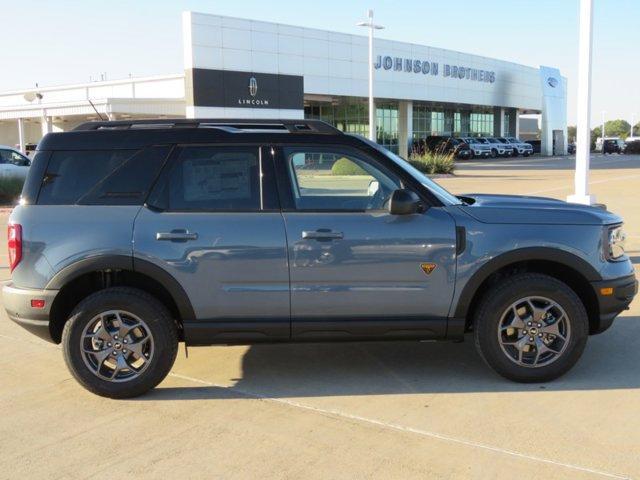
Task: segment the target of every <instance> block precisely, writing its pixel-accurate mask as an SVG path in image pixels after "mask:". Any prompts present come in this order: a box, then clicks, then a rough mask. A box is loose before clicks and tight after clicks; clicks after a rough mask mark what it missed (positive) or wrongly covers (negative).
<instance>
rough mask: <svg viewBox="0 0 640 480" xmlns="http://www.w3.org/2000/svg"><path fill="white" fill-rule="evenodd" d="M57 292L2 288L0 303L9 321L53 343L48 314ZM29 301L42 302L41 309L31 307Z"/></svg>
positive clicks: (10, 286) (14, 287) (8, 286)
mask: <svg viewBox="0 0 640 480" xmlns="http://www.w3.org/2000/svg"><path fill="white" fill-rule="evenodd" d="M57 294H58V290H38V289H30V288H18V287H16V286H14V285H13V284H11V283H10V284H7V285H5V286H4V287H2V302H3V305H4V308H5V310H6V311H7V315H8V316H9V318H10V319H11V320H13V321H14V322H16V323H17V324H18V325H20V326H21V327H23V328H25V329H27V330H28V331H29V332H31V333H33V334H34V335H37V336H38V337H40V338H42V339H44V340H47V341H49V342H53V339H52V338H51V333H50V330H49V313H50V311H51V305H53V301H54V299H55V298H56V295H57ZM31 300H44V306H43V307H42V308H35V307H32V306H31Z"/></svg>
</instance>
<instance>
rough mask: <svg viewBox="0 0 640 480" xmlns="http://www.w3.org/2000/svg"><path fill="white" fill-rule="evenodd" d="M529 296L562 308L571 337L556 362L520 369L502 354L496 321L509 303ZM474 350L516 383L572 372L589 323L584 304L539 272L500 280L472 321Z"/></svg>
mask: <svg viewBox="0 0 640 480" xmlns="http://www.w3.org/2000/svg"><path fill="white" fill-rule="evenodd" d="M528 296H541V297H545V298H548V299H550V300H553V301H554V302H556V303H557V304H558V305H560V306H561V307H562V309H564V311H565V312H566V315H567V317H568V319H567V321H568V323H569V326H570V329H571V330H570V331H571V335H570V337H569V339H568V341H567V342H568V344H567V346H566V347H565V348H564V351H563V352H562V353H561V354H560V355H558V356H557V358H556V360H555V361H553V362H552V363H549V364H547V365H542V366H538V367H531V366H529V367H527V366H521V365H519V364H517V363H515V362H514V361H512V360H511V359H510V358H509V357H508V356H507V354H506V353H505V352H503V350H502V348H501V346H500V342H499V340H498V334H497V332H498V328H499V322H500V321H501V317H502V315H503V312H505V311H506V310H507V309H508V308H509V306H510V305H511V304H513V303H514V302H517V301H518V300H519V299H521V298H524V297H528ZM474 335H475V342H476V348H477V350H478V352H479V353H480V356H481V357H482V358H483V360H484V361H485V362H486V363H487V365H489V367H491V368H492V369H493V370H494V371H496V372H497V373H498V374H500V375H502V376H503V377H505V378H508V379H510V380H513V381H516V382H522V383H534V382H548V381H550V380H553V379H555V378H558V377H560V376H561V375H563V374H564V373H566V372H567V371H569V370H570V369H571V367H573V366H574V365H575V363H576V362H577V361H578V359H579V358H580V356H581V355H582V352H583V351H584V348H585V345H586V343H587V337H588V335H589V320H588V317H587V312H586V310H585V307H584V304H583V303H582V301H581V300H580V298H579V297H578V296H577V295H576V293H575V292H574V291H573V290H572V289H571V288H569V287H568V286H567V285H566V284H565V283H563V282H561V281H559V280H557V279H555V278H553V277H550V276H547V275H543V274H538V273H521V274H516V275H513V276H511V277H508V278H506V279H504V280H502V281H501V282H500V283H499V284H497V285H496V286H495V287H493V288H491V289H490V290H489V291H488V292H487V294H486V295H485V297H484V298H483V299H482V300H481V302H480V305H479V306H478V309H477V310H476V315H475V318H474Z"/></svg>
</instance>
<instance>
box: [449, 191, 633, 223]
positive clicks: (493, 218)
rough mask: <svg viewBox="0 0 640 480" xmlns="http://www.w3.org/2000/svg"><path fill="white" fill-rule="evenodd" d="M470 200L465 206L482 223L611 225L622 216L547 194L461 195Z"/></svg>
mask: <svg viewBox="0 0 640 480" xmlns="http://www.w3.org/2000/svg"><path fill="white" fill-rule="evenodd" d="M461 198H462V199H463V200H465V201H466V203H469V205H465V206H463V207H462V209H463V210H464V211H465V212H466V213H468V214H469V215H471V216H472V217H473V218H475V219H476V220H478V221H480V222H483V223H520V224H540V225H609V224H612V223H620V222H622V219H621V218H620V217H619V216H617V215H615V214H613V213H611V212H608V211H607V210H605V209H604V208H601V207H593V206H588V205H581V204H578V203H567V202H564V201H562V200H556V199H554V198H544V197H525V196H519V195H491V194H489V195H486V194H476V193H470V194H465V195H461Z"/></svg>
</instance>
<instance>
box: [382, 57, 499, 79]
mask: <svg viewBox="0 0 640 480" xmlns="http://www.w3.org/2000/svg"><path fill="white" fill-rule="evenodd" d="M373 66H374V67H375V68H376V69H381V68H382V69H384V70H395V71H397V72H407V73H421V74H423V75H434V76H436V75H439V74H440V72H441V70H440V68H439V64H438V63H437V62H428V61H426V60H417V59H412V58H401V57H391V56H389V55H385V56H382V55H378V58H377V60H376V62H375V63H374V64H373ZM442 76H443V77H449V78H457V79H459V80H463V79H465V80H472V81H476V82H487V83H493V82H495V81H496V73H495V72H492V71H488V70H481V69H478V68H468V67H465V66H461V65H449V64H446V63H445V64H444V65H443V68H442Z"/></svg>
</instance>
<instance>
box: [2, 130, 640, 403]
mask: <svg viewBox="0 0 640 480" xmlns="http://www.w3.org/2000/svg"><path fill="white" fill-rule="evenodd" d="M8 232H9V237H8V246H9V263H10V269H11V271H12V281H11V283H10V284H8V285H6V286H5V287H4V289H3V296H4V305H5V308H6V310H7V313H8V316H9V317H10V318H11V319H12V320H14V321H15V322H17V323H18V324H20V325H22V326H23V327H25V328H27V329H28V330H30V331H32V332H33V333H35V334H37V335H39V336H40V337H42V338H45V339H47V340H49V341H52V342H54V343H62V347H63V353H64V358H65V361H66V363H67V365H68V367H69V369H70V371H71V373H72V374H73V376H74V377H75V378H76V379H77V380H78V382H79V383H80V384H82V385H83V386H84V387H86V388H87V389H88V390H90V391H92V392H94V393H96V394H98V395H103V396H107V397H113V398H124V397H133V396H136V395H140V394H142V393H144V392H146V391H147V390H149V389H151V388H153V387H155V386H156V385H157V384H158V383H160V382H161V381H162V379H163V378H164V377H165V376H166V375H167V374H168V372H169V371H170V369H171V367H172V365H173V362H174V360H175V357H176V353H177V350H178V342H180V341H182V342H185V344H186V345H189V346H191V345H212V344H251V343H257V342H319V341H344V340H358V341H362V340H426V339H437V340H454V341H456V340H461V339H462V338H463V337H464V334H465V333H467V332H470V333H472V334H473V336H474V337H475V342H476V345H477V347H478V350H479V352H480V355H481V356H482V357H483V358H484V360H485V361H486V363H487V364H488V365H489V366H491V367H492V368H493V369H494V370H495V371H497V372H498V373H499V374H501V375H503V376H505V377H507V378H509V379H512V380H515V381H519V382H543V381H548V380H551V379H554V378H556V377H558V376H560V375H562V374H563V373H565V372H566V371H567V370H569V369H570V368H571V367H572V366H573V365H574V364H575V363H576V361H577V360H578V358H579V357H580V355H581V353H582V351H583V349H584V347H585V344H586V341H587V337H588V335H589V334H595V333H599V332H602V331H604V330H605V329H607V328H608V327H609V326H610V325H611V323H612V321H613V319H614V317H616V315H618V314H619V313H620V312H621V311H623V310H624V309H626V308H627V307H628V305H629V303H630V302H631V300H632V298H633V297H634V295H635V293H636V291H637V282H636V279H635V277H634V270H633V266H632V264H631V262H630V260H629V258H628V257H627V256H626V255H625V252H624V234H623V232H622V220H621V219H620V218H619V217H618V216H616V215H614V214H612V213H609V212H607V211H606V210H604V209H602V208H594V207H588V206H583V205H576V204H567V203H565V202H562V201H558V200H553V199H547V198H539V197H518V196H504V195H479V194H478V195H475V194H467V195H462V196H455V195H452V194H451V193H449V192H447V191H446V190H444V189H443V188H442V187H440V186H438V185H437V184H436V183H434V182H433V181H432V180H430V179H429V178H427V177H426V176H425V175H423V174H422V173H420V172H419V171H418V170H416V169H414V168H413V167H412V166H411V165H410V164H409V163H407V162H406V161H405V160H403V159H401V158H400V157H398V156H396V155H394V154H393V153H391V152H389V151H387V150H385V149H384V148H382V147H380V146H378V145H376V144H375V143H372V142H369V141H367V140H364V139H362V138H360V137H356V136H351V135H345V134H343V133H342V132H340V131H338V130H336V129H335V128H333V127H331V126H329V125H327V124H325V123H323V122H319V121H311V120H290V121H281V120H273V121H266V120H255V121H251V120H235V121H234V120H184V119H183V120H159V121H136V122H95V123H88V124H84V125H81V126H80V127H78V128H77V129H76V130H75V131H71V132H65V133H51V134H48V135H47V136H45V137H44V139H43V140H42V141H41V143H40V144H39V146H38V150H37V152H36V154H35V157H34V160H33V164H32V166H31V168H30V171H29V174H28V177H27V180H26V183H25V186H24V190H23V193H22V199H21V202H20V205H19V206H17V207H16V208H15V209H14V210H13V212H12V214H11V217H10V222H9V226H8Z"/></svg>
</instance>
